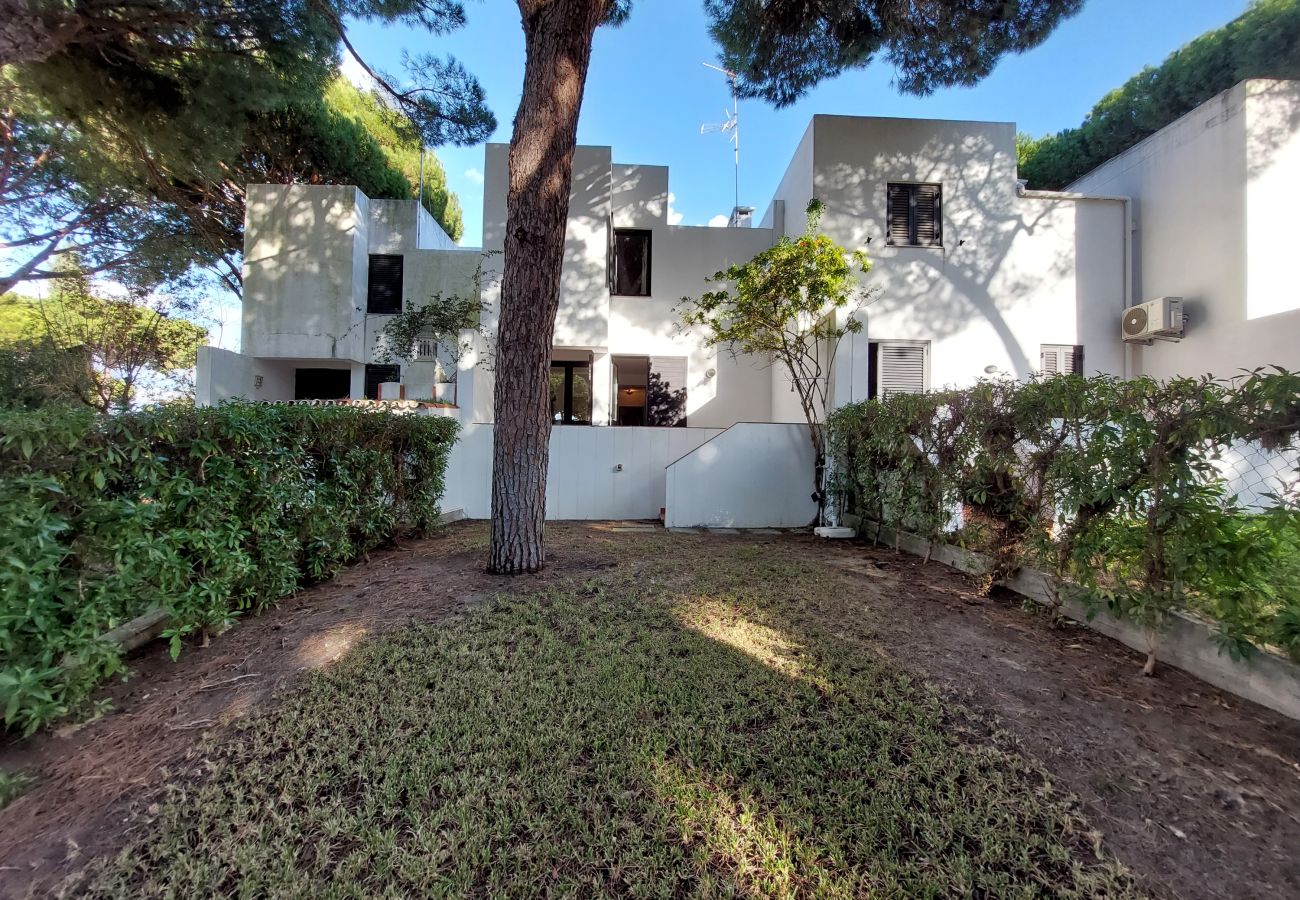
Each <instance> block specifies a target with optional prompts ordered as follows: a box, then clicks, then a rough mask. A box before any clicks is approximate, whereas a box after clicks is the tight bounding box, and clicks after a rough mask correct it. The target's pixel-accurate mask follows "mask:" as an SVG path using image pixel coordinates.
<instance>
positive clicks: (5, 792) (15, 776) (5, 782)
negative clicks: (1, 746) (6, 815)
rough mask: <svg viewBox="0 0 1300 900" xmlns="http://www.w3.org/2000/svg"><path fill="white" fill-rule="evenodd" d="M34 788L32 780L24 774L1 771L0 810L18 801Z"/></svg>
mask: <svg viewBox="0 0 1300 900" xmlns="http://www.w3.org/2000/svg"><path fill="white" fill-rule="evenodd" d="M31 786H32V779H31V778H30V777H28V776H27V775H24V774H23V773H22V772H6V771H4V770H3V769H0V809H4V808H5V807H6V806H8V805H9V804H10V803H11V802H12V801H14V800H17V799H18V798H19V797H21V796H22V795H23V794H24V793H26V791H27V789H28V788H29V787H31Z"/></svg>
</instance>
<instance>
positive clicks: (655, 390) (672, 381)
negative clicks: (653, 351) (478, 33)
mask: <svg viewBox="0 0 1300 900" xmlns="http://www.w3.org/2000/svg"><path fill="white" fill-rule="evenodd" d="M646 412H647V414H648V424H650V425H659V426H664V427H676V428H684V427H685V426H686V357H684V356H652V357H650V384H649V385H648V386H647V396H646Z"/></svg>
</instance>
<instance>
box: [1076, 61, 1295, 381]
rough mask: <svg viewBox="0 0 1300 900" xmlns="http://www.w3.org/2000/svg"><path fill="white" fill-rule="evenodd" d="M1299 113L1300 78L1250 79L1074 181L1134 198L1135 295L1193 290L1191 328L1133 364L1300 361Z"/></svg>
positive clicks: (1226, 367)
mask: <svg viewBox="0 0 1300 900" xmlns="http://www.w3.org/2000/svg"><path fill="white" fill-rule="evenodd" d="M1298 123H1300V88H1298V86H1297V84H1296V83H1295V82H1272V81H1248V82H1243V83H1241V84H1239V85H1237V86H1236V87H1234V88H1232V89H1231V90H1228V91H1225V92H1223V93H1221V94H1219V95H1218V96H1216V97H1214V98H1212V99H1211V100H1209V101H1207V102H1205V103H1203V104H1201V105H1200V106H1198V107H1197V108H1196V109H1194V110H1192V111H1191V112H1190V113H1188V114H1187V115H1185V116H1183V117H1182V118H1180V119H1178V120H1177V121H1175V122H1173V123H1171V124H1170V125H1168V126H1166V127H1165V128H1163V129H1161V130H1160V131H1159V132H1157V133H1156V134H1154V135H1152V136H1151V137H1149V138H1147V139H1146V140H1145V141H1142V142H1141V143H1140V144H1138V145H1136V146H1134V147H1132V148H1131V149H1129V150H1128V151H1126V152H1125V153H1122V154H1120V155H1119V156H1117V157H1115V158H1114V159H1112V160H1110V161H1108V162H1107V163H1105V164H1104V165H1102V166H1100V167H1098V168H1097V169H1095V170H1093V171H1092V172H1090V173H1089V174H1087V175H1085V176H1084V177H1083V178H1081V179H1079V180H1078V181H1077V182H1075V183H1074V184H1073V185H1071V187H1070V189H1071V190H1079V191H1085V192H1093V193H1116V194H1124V195H1126V196H1129V197H1131V198H1132V209H1133V225H1134V234H1133V245H1134V266H1133V295H1134V302H1141V301H1144V300H1152V299H1155V298H1156V297H1161V296H1177V297H1182V298H1183V300H1184V312H1185V314H1186V316H1187V319H1188V321H1187V325H1186V328H1187V333H1186V336H1185V338H1184V339H1183V340H1182V341H1181V342H1178V343H1170V342H1157V343H1155V344H1154V345H1152V346H1149V347H1144V346H1140V345H1134V346H1133V347H1132V351H1131V353H1132V360H1133V365H1132V370H1133V374H1145V375H1151V376H1154V377H1157V378H1168V377H1171V376H1175V375H1201V374H1204V373H1213V374H1215V375H1218V376H1232V375H1235V374H1238V373H1239V372H1240V371H1241V370H1242V369H1249V368H1255V367H1257V366H1261V365H1265V364H1277V365H1283V366H1286V367H1288V368H1293V369H1294V368H1297V367H1300V290H1297V289H1296V288H1295V286H1294V281H1295V279H1294V275H1293V273H1292V271H1291V269H1292V268H1293V266H1292V265H1291V257H1292V256H1293V255H1294V247H1295V228H1294V225H1293V224H1292V223H1291V221H1290V220H1291V218H1292V214H1291V210H1292V209H1293V207H1294V205H1295V203H1296V201H1300V137H1298V135H1300V128H1298ZM1116 329H1117V330H1118V324H1117V325H1116Z"/></svg>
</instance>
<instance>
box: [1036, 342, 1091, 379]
mask: <svg viewBox="0 0 1300 900" xmlns="http://www.w3.org/2000/svg"><path fill="white" fill-rule="evenodd" d="M1039 358H1040V359H1041V361H1042V363H1041V365H1040V366H1039V369H1040V370H1041V371H1042V373H1043V374H1044V375H1082V374H1083V346H1082V345H1080V344H1043V346H1042V348H1041V349H1040V350H1039Z"/></svg>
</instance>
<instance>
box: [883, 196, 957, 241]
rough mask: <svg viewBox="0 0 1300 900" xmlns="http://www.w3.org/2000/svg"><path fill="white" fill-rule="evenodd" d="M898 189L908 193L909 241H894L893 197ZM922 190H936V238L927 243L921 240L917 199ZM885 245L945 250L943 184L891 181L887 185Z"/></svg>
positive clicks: (907, 224) (907, 226)
mask: <svg viewBox="0 0 1300 900" xmlns="http://www.w3.org/2000/svg"><path fill="white" fill-rule="evenodd" d="M896 188H900V189H906V191H907V199H908V203H907V223H906V228H907V241H906V242H901V241H896V240H894V210H893V201H892V195H893V192H894V190H895V189H896ZM922 188H934V237H933V239H932V240H930V241H928V242H926V241H922V240H921V239H920V231H919V217H918V215H917V199H918V197H919V195H920V192H921V189H922ZM885 236H886V240H885V243H886V244H888V245H889V246H891V247H935V248H939V249H942V248H943V184H942V183H940V182H934V181H890V182H888V183H887V184H886V185H885Z"/></svg>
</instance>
